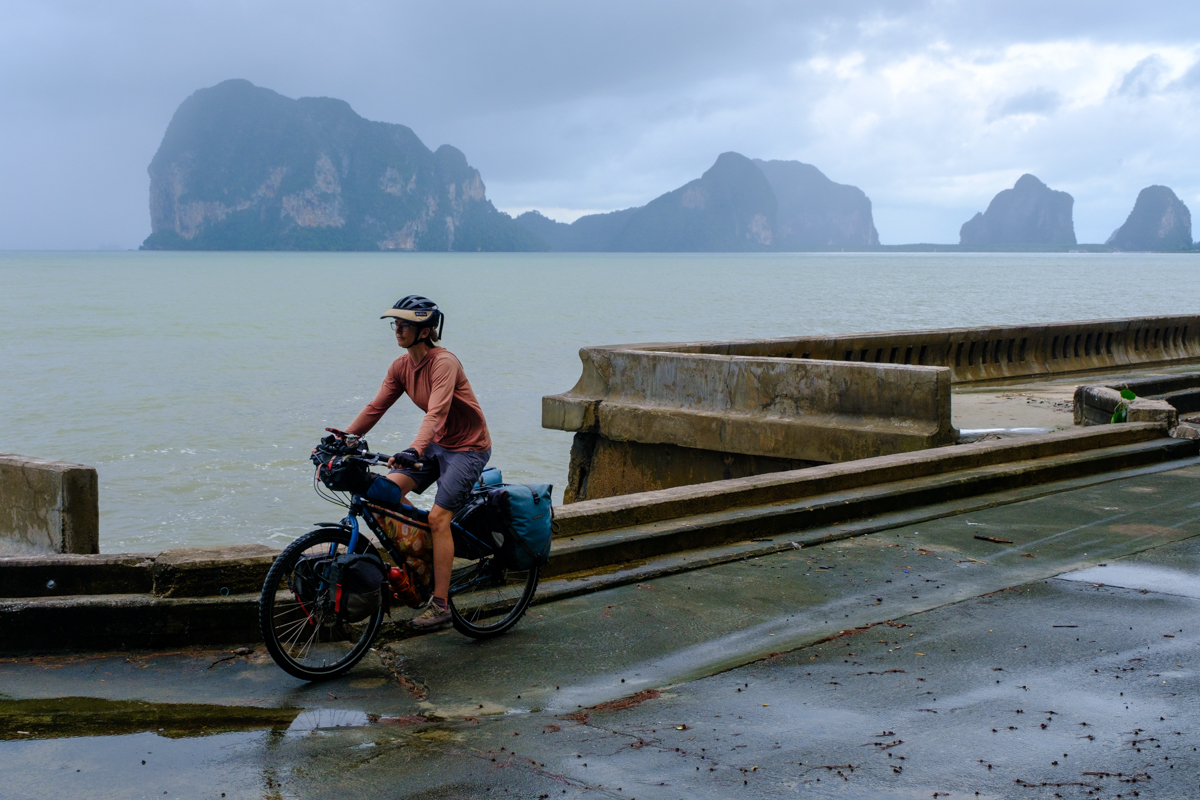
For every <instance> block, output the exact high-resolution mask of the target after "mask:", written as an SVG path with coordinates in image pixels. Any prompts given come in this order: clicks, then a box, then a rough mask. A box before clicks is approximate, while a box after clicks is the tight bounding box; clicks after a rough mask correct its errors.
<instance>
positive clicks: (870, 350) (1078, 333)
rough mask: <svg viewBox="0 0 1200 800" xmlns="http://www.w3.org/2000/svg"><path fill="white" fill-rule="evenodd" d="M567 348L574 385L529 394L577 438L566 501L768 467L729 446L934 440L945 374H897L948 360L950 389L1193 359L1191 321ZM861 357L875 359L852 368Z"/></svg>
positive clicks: (945, 407) (944, 403) (831, 449)
mask: <svg viewBox="0 0 1200 800" xmlns="http://www.w3.org/2000/svg"><path fill="white" fill-rule="evenodd" d="M580 359H581V361H582V362H583V373H582V375H581V377H580V379H579V381H578V383H577V384H576V386H575V387H574V388H573V389H571V391H569V392H566V393H563V394H559V395H551V396H547V397H544V398H543V401H542V425H543V427H546V428H554V429H560V430H566V431H572V432H575V434H576V436H575V440H574V444H573V446H572V451H571V465H570V468H569V477H568V484H567V488H566V491H565V497H566V501H567V502H574V501H576V500H585V499H595V498H600V497H608V496H613V495H617V494H624V493H630V492H636V491H645V490H649V489H658V488H668V487H671V486H680V485H686V484H687V483H692V482H701V481H703V480H711V479H712V477H711V476H713V475H716V474H722V475H724V470H725V469H726V468H728V471H729V474H730V476H732V475H733V474H734V469H756V468H757V469H761V471H771V470H773V469H777V468H778V467H777V466H776V465H773V464H772V463H770V462H765V463H763V464H762V465H761V466H759V465H754V464H752V463H748V462H745V461H741V462H739V461H737V460H736V458H735V457H736V456H738V455H741V456H765V457H769V458H772V459H800V460H806V461H815V462H822V463H830V462H838V461H845V460H850V459H854V458H864V457H869V456H874V455H885V454H888V453H898V452H911V451H913V450H916V449H922V448H925V447H936V446H939V445H943V444H947V443H950V442H951V441H953V440H954V437H953V431H954V427H953V424H952V419H953V418H952V416H951V413H950V401H949V396H948V394H947V392H948V389H947V388H946V386H945V384H946V383H947V378H946V377H945V376H942V377H939V378H937V379H936V380H934V381H933V382H932V383H930V381H929V379H928V377H927V376H921V375H920V374H919V373H909V372H906V371H903V370H906V369H910V368H912V367H913V365H915V366H917V367H936V368H939V369H944V370H949V377H948V382H949V383H953V384H954V385H959V386H961V385H965V384H972V383H980V382H997V381H1012V380H1020V379H1022V378H1026V379H1027V378H1031V377H1038V378H1047V377H1052V376H1058V375H1070V374H1083V373H1088V372H1092V373H1095V372H1112V371H1116V370H1126V371H1128V370H1131V369H1144V368H1155V369H1158V368H1163V367H1166V366H1171V365H1179V364H1184V363H1190V362H1194V361H1196V360H1198V359H1200V316H1176V317H1139V318H1130V319H1117V320H1086V321H1080V322H1068V323H1059V324H1050V325H1033V326H1009V327H995V328H952V329H944V330H932V331H893V332H882V333H866V334H854V335H847V336H835V337H802V338H787V339H762V340H745V341H729V342H685V343H673V344H666V343H664V344H636V345H619V346H613V347H589V348H584V349H582V350H581V351H580ZM866 364H870V365H873V366H875V367H876V368H878V369H877V370H876V371H874V372H870V371H868V372H862V371H857V370H855V369H853V367H862V366H864V365H866ZM897 369H899V370H902V371H896V370H897ZM1191 402H1194V403H1195V404H1196V405H1197V408H1200V392H1195V397H1194V398H1192V399H1191ZM1143 406H1145V404H1143ZM1136 414H1137V419H1139V420H1150V419H1162V418H1163V415H1162V414H1158V413H1156V412H1154V411H1152V410H1151V409H1150V408H1149V406H1145V407H1139V409H1137V411H1136ZM630 443H637V444H666V445H672V446H674V448H687V449H685V450H678V449H672V450H670V451H664V450H660V449H655V448H638V447H636V446H635V445H634V444H630ZM689 457H690V458H689ZM688 460H691V461H694V462H695V464H696V466H695V468H694V469H692V470H689V469H688V468H687V467H686V462H687V461H688ZM692 473H694V474H692Z"/></svg>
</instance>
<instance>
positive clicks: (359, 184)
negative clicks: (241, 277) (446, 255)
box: [142, 80, 547, 250]
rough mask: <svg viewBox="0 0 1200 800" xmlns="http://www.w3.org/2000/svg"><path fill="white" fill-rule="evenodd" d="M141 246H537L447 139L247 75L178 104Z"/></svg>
mask: <svg viewBox="0 0 1200 800" xmlns="http://www.w3.org/2000/svg"><path fill="white" fill-rule="evenodd" d="M149 171H150V223H151V231H152V232H151V234H150V236H149V237H148V238H147V239H146V241H145V243H144V244H143V245H142V247H143V248H144V249H148V250H545V249H547V246H546V244H545V243H544V242H542V241H541V240H540V239H538V238H537V237H536V236H534V235H532V234H530V233H529V232H528V231H527V230H526V229H525V228H524V227H523V226H521V225H518V224H517V223H516V222H515V221H513V219H512V217H510V216H509V215H507V214H504V213H502V212H500V211H497V210H496V208H495V207H494V206H493V205H492V204H491V202H490V201H488V199H487V197H486V196H485V192H484V185H483V180H482V179H481V178H480V175H479V171H478V170H476V169H474V168H472V167H471V166H470V165H469V164H468V163H467V159H466V157H465V156H464V155H463V154H462V153H461V152H460V151H459V150H456V149H455V148H453V147H451V146H449V145H442V146H441V147H439V148H438V149H437V150H436V151H430V150H429V148H428V147H426V146H425V145H424V144H422V142H421V140H420V139H418V138H417V136H416V134H415V133H413V131H412V130H411V129H410V128H407V127H405V126H403V125H392V124H388V123H384V122H371V121H369V120H366V119H363V118H362V117H360V116H359V115H358V114H356V113H354V111H353V110H352V109H351V108H350V106H349V105H348V104H347V103H345V102H343V101H341V100H334V99H331V98H328V97H302V98H300V99H298V100H293V99H291V98H288V97H284V96H283V95H280V94H277V93H275V92H273V91H271V90H270V89H263V88H261V87H258V86H255V85H253V84H252V83H250V82H249V81H244V80H230V81H225V82H224V83H220V84H218V85H216V86H213V87H211V88H208V89H201V90H200V91H198V92H196V93H195V94H193V95H192V96H191V97H189V98H188V99H187V100H185V101H184V102H183V104H182V105H180V107H179V109H178V110H177V111H176V112H175V116H174V117H172V119H171V123H170V125H168V126H167V131H166V134H165V135H164V136H163V140H162V144H161V145H160V146H159V148H158V152H157V153H156V154H155V156H154V160H153V161H151V162H150V170H149Z"/></svg>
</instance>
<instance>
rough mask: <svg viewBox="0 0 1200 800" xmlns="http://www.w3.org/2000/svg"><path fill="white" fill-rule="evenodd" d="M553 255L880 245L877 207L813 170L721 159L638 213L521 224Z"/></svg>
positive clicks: (538, 218) (534, 215) (534, 216)
mask: <svg viewBox="0 0 1200 800" xmlns="http://www.w3.org/2000/svg"><path fill="white" fill-rule="evenodd" d="M517 222H518V223H520V224H522V225H524V226H525V227H526V228H527V229H528V230H529V231H530V232H531V233H534V234H537V235H538V236H539V237H540V238H541V239H542V240H544V241H545V242H546V243H547V244H549V245H550V247H551V248H552V249H554V250H560V251H608V252H620V251H626V252H689V251H690V252H756V251H779V250H785V251H786V250H813V249H834V248H851V249H865V248H870V247H877V246H878V245H879V234H878V233H877V232H876V231H875V222H874V220H873V218H872V216H871V200H870V199H869V198H868V197H867V196H866V195H865V194H863V192H862V190H861V189H858V188H857V187H854V186H845V185H843V184H839V183H834V182H833V181H831V180H830V179H829V178H827V177H825V175H823V174H822V173H821V171H820V170H819V169H817V168H816V167H814V166H812V165H811V164H802V163H800V162H799V161H761V160H758V159H754V160H751V159H749V158H746V157H745V156H743V155H741V154H739V153H722V154H721V155H720V156H719V157H718V158H717V161H716V163H715V164H713V165H712V167H710V168H709V169H708V171H707V172H705V173H704V174H703V175H701V176H700V177H699V178H697V179H696V180H694V181H691V182H689V183H687V184H684V185H683V186H681V187H679V188H678V189H675V190H674V191H671V192H667V193H666V194H664V195H662V196H660V197H657V198H655V199H654V200H651V201H650V202H649V203H647V204H646V205H644V206H641V207H638V208H627V209H624V210H622V211H614V212H612V213H609V214H590V215H588V216H585V217H580V218H579V219H577V220H575V222H573V223H571V224H570V225H567V224H565V223H562V222H555V221H554V220H551V219H548V218H547V217H545V216H543V215H542V214H540V213H538V212H537V211H529V212H526V213H524V214H522V215H521V216H519V217H517Z"/></svg>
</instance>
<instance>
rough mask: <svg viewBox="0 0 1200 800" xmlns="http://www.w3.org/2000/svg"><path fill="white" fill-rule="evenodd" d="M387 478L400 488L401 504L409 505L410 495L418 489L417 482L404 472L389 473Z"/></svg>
mask: <svg viewBox="0 0 1200 800" xmlns="http://www.w3.org/2000/svg"><path fill="white" fill-rule="evenodd" d="M385 477H387V479H388V480H389V481H391V482H392V483H394V484H396V485H397V486H399V487H400V502H401V503H405V504H408V493H409V492H411V491H412V490H413V489H415V488H417V482H416V481H414V480H413V479H412V478H410V477H409V476H407V475H405V474H404V473H403V472H389V473H388V474H387V475H386V476H385Z"/></svg>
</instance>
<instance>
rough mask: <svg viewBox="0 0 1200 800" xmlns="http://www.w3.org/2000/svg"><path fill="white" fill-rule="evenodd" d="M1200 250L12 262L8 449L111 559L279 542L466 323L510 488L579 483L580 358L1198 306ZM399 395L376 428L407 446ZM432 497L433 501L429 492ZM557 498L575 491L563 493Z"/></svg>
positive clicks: (1, 388)
mask: <svg viewBox="0 0 1200 800" xmlns="http://www.w3.org/2000/svg"><path fill="white" fill-rule="evenodd" d="M1198 267H1200V255H1141V254H1129V255H1107V254H1104V255H1099V254H1098V255H1083V254H1053V255H1040V254H930V253H911V254H910V253H881V254H850V253H846V254H797V255H790V254H770V255H696V254H669V255H641V254H631V255H622V254H587V255H580V254H512V255H508V254H477V255H459V254H445V255H443V254H365V253H348V254H344V253H328V254H326V253H149V252H143V253H0V451H4V452H14V453H21V454H25V455H34V456H41V457H46V458H55V459H62V460H67V461H77V462H82V463H85V464H90V465H94V466H95V467H97V469H98V470H99V474H100V508H101V532H100V535H101V549H102V550H103V551H105V552H122V551H152V550H158V549H163V548H167V547H172V546H182V545H210V544H225V543H233V542H264V543H268V544H273V545H276V546H281V545H282V544H284V543H285V542H287V541H289V540H290V539H292V538H294V537H295V536H296V535H298V534H299V533H301V532H303V530H305V526H306V525H307V524H309V523H311V522H313V521H317V520H324V519H333V518H336V517H337V516H338V513H337V512H338V509H336V508H334V507H332V506H330V505H328V504H326V503H324V502H323V501H321V500H319V499H318V498H317V497H316V496H315V495H314V494H313V492H312V488H311V483H312V469H311V466H310V464H309V462H308V458H307V456H308V453H309V451H310V449H311V448H312V445H313V444H314V442H315V441H316V439H317V437H318V436H319V435H320V434H321V433H322V430H321V429H322V428H323V427H324V426H326V425H332V426H341V425H344V424H346V423H347V422H349V421H350V419H351V418H352V417H353V416H354V414H355V412H357V411H358V410H359V409H360V408H361V407H362V405H363V404H364V403H365V402H366V401H367V400H369V399H370V398H371V396H373V394H374V392H375V391H376V389H377V388H378V386H379V381H380V380H381V378H382V377H383V374H384V371H385V370H386V368H387V365H388V364H389V363H390V362H391V360H392V359H393V358H395V357H396V356H398V355H399V354H400V353H401V352H402V351H400V350H398V349H397V348H396V346H395V340H394V339H393V338H392V336H391V332H390V331H389V330H388V328H387V324H386V323H385V322H383V321H381V320H379V318H378V317H379V314H380V312H382V311H383V310H384V309H385V308H387V307H389V306H390V305H391V304H392V303H393V302H395V300H396V299H397V298H398V297H400V296H402V295H405V294H409V293H418V294H425V295H428V296H430V297H432V298H433V299H435V300H436V301H437V302H438V303H439V304H440V305H441V306H442V308H443V309H444V310H445V311H446V313H447V323H446V335H445V339H444V340H443V343H444V344H445V345H446V346H447V347H448V348H449V349H451V350H452V351H454V352H455V353H456V354H457V355H458V356H459V358H460V359H461V360H462V362H463V364H464V365H465V367H466V370H467V374H468V376H469V377H470V379H471V382H472V384H473V386H474V387H475V391H476V393H477V394H478V395H479V398H480V401H481V403H482V404H483V408H484V413H485V414H486V415H487V418H488V423H489V426H490V428H491V431H492V436H493V439H494V441H495V446H494V450H493V456H492V463H493V464H494V465H496V466H499V467H501V468H502V469H503V470H504V474H505V476H506V477H507V478H509V479H511V480H517V481H521V482H527V481H539V482H552V483H554V484H556V486H558V487H560V488H561V484H562V483H563V480H564V478H565V476H566V467H567V455H568V450H569V447H570V435H569V434H566V433H563V432H561V431H547V430H542V428H541V427H540V421H541V402H540V398H541V396H542V395H543V394H550V393H556V392H561V391H565V390H566V389H569V388H570V387H571V386H572V385H573V384H574V383H575V380H576V379H577V378H578V376H579V359H578V357H577V355H576V352H577V350H578V349H579V347H581V346H583V345H589V344H590V345H595V344H613V343H618V342H639V341H677V340H689V339H731V338H750V337H765V336H788V335H798V334H809V333H826V332H828V333H834V332H848V331H863V330H888V329H904V328H927V327H947V326H959V325H986V324H1015V323H1024V322H1039V321H1051V320H1068V319H1088V318H1099V317H1121V316H1133V315H1149V314H1169V313H1194V312H1195V311H1196V309H1197V307H1198V306H1200V302H1198V301H1200V287H1198V286H1197V282H1196V281H1195V280H1193V279H1192V275H1193V271H1194V270H1197V268H1198ZM419 421H420V412H419V411H418V410H417V409H416V408H415V407H413V406H412V404H411V403H409V402H408V401H407V400H406V399H402V400H401V401H400V402H399V403H397V405H396V406H395V407H394V408H393V409H392V410H391V411H390V412H389V413H388V415H387V416H386V417H385V418H384V419H383V421H382V422H381V423H380V424H379V426H378V427H377V428H376V429H375V431H373V432H372V435H371V436H369V437H368V439H369V441H370V442H371V445H372V447H373V448H374V449H376V450H380V451H393V450H400V449H402V448H404V447H406V446H407V445H408V443H409V441H410V440H411V436H412V433H413V432H414V431H415V429H416V425H417V424H418V423H419ZM427 494H429V493H427ZM556 495H558V496H561V493H560V492H556Z"/></svg>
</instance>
